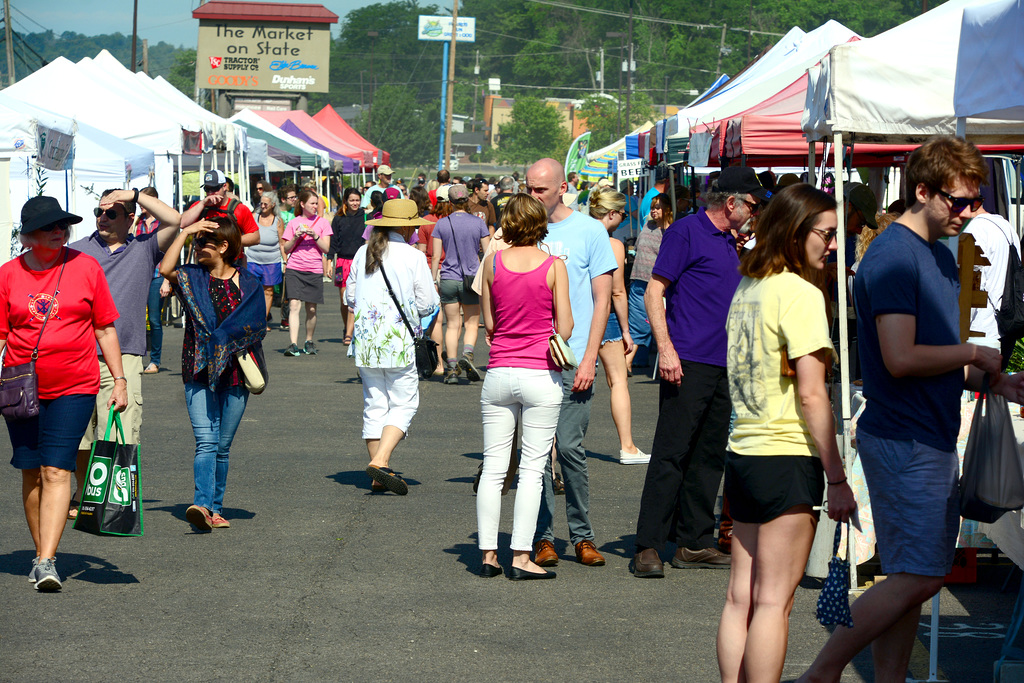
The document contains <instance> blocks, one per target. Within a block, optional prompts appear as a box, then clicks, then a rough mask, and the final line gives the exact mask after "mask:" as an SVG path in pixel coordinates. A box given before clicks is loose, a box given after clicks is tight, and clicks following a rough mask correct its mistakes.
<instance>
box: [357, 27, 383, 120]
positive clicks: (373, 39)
mask: <svg viewBox="0 0 1024 683" xmlns="http://www.w3.org/2000/svg"><path fill="white" fill-rule="evenodd" d="M366 35H367V36H369V38H370V109H369V111H368V112H367V114H366V139H367V140H369V139H370V134H371V132H372V131H373V44H374V43H375V42H376V41H377V36H379V35H380V34H379V33H377V32H376V31H367V32H366ZM360 80H362V78H360Z"/></svg>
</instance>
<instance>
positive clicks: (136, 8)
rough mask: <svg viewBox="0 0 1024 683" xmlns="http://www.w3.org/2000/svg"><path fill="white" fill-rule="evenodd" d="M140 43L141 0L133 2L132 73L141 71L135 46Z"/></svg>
mask: <svg viewBox="0 0 1024 683" xmlns="http://www.w3.org/2000/svg"><path fill="white" fill-rule="evenodd" d="M137 42H139V0H133V2H132V73H135V72H136V71H138V70H139V62H138V60H136V58H135V44H136V43H137Z"/></svg>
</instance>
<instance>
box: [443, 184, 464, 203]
mask: <svg viewBox="0 0 1024 683" xmlns="http://www.w3.org/2000/svg"><path fill="white" fill-rule="evenodd" d="M467 199H469V189H468V188H467V187H466V186H465V185H452V186H451V187H449V188H448V201H450V202H462V201H465V200H467Z"/></svg>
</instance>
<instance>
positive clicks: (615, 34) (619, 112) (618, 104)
mask: <svg viewBox="0 0 1024 683" xmlns="http://www.w3.org/2000/svg"><path fill="white" fill-rule="evenodd" d="M604 35H605V37H606V38H618V39H619V98H618V99H617V100H615V111H616V113H617V115H618V121H619V123H618V127H617V128H616V129H615V135H616V137H622V57H623V51H624V46H623V42H622V39H623V38H625V37H626V34H625V33H621V32H616V31H609V32H608V33H605V34H604ZM601 82H602V83H603V82H604V74H603V73H602V74H601Z"/></svg>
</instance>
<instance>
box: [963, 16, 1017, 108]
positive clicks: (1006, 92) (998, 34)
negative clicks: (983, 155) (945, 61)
mask: <svg viewBox="0 0 1024 683" xmlns="http://www.w3.org/2000/svg"><path fill="white" fill-rule="evenodd" d="M1022 37H1024V1H1022V0H998V2H991V3H988V4H985V5H977V6H971V7H965V8H964V13H963V19H962V21H961V24H960V45H959V50H958V51H957V60H956V83H955V84H954V87H953V113H954V114H955V115H956V116H957V117H958V118H961V117H973V118H979V119H1012V120H1015V121H1024V43H1022V42H1021V39H1022Z"/></svg>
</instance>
